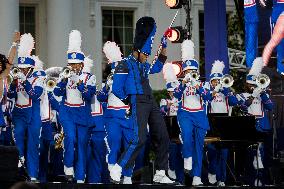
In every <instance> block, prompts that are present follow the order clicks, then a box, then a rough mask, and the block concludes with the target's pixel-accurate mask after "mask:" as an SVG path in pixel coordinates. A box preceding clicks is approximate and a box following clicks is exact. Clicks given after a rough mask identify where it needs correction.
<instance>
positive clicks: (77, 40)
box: [68, 30, 82, 52]
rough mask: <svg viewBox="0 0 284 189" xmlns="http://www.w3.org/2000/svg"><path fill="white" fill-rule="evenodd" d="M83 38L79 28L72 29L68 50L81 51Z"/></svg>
mask: <svg viewBox="0 0 284 189" xmlns="http://www.w3.org/2000/svg"><path fill="white" fill-rule="evenodd" d="M81 44H82V38H81V33H80V32H79V31H78V30H72V31H71V32H70V34H69V46H68V52H81Z"/></svg>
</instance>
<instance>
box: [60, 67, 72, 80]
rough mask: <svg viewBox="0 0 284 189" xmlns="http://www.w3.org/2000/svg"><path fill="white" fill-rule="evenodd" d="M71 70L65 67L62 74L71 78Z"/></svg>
mask: <svg viewBox="0 0 284 189" xmlns="http://www.w3.org/2000/svg"><path fill="white" fill-rule="evenodd" d="M71 72H72V70H71V68H69V67H64V68H63V71H62V75H63V77H64V78H69V77H71Z"/></svg>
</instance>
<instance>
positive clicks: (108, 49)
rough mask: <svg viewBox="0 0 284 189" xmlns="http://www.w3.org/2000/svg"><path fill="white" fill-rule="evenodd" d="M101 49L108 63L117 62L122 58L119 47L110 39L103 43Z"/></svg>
mask: <svg viewBox="0 0 284 189" xmlns="http://www.w3.org/2000/svg"><path fill="white" fill-rule="evenodd" d="M103 51H104V53H105V55H106V57H107V59H108V61H109V63H113V62H118V61H121V60H122V53H121V51H120V47H119V46H118V45H117V44H116V43H115V42H111V41H107V42H106V43H105V44H104V47H103Z"/></svg>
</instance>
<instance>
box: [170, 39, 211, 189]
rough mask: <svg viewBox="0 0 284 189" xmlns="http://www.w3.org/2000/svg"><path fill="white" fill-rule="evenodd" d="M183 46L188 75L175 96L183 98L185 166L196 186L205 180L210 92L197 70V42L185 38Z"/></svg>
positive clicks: (181, 123) (181, 122) (180, 114)
mask: <svg viewBox="0 0 284 189" xmlns="http://www.w3.org/2000/svg"><path fill="white" fill-rule="evenodd" d="M181 50H182V61H183V63H182V71H183V72H184V74H185V78H184V80H183V81H182V83H181V84H180V85H179V86H178V87H177V88H176V89H175V90H174V96H175V97H176V98H178V99H179V100H180V103H179V109H178V113H177V118H178V124H179V127H180V131H181V141H182V145H183V148H182V155H183V158H184V169H185V171H186V172H189V171H191V170H192V176H193V181H192V185H194V186H196V185H202V184H203V183H202V182H201V169H202V156H203V144H204V139H205V135H206V132H207V130H208V129H209V124H208V119H207V115H206V111H205V107H204V106H205V105H204V101H205V100H207V98H208V94H209V93H208V92H207V91H206V90H205V89H204V88H203V83H201V82H200V81H199V80H198V74H197V73H196V72H197V70H198V62H197V61H196V60H195V59H194V44H193V42H192V41H190V40H184V41H183V43H182V45H181ZM194 72H195V73H194Z"/></svg>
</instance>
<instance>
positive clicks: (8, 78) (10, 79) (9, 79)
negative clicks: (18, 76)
mask: <svg viewBox="0 0 284 189" xmlns="http://www.w3.org/2000/svg"><path fill="white" fill-rule="evenodd" d="M6 79H7V83H8V85H10V84H11V83H12V82H13V76H12V75H11V74H9V75H7V77H6Z"/></svg>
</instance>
